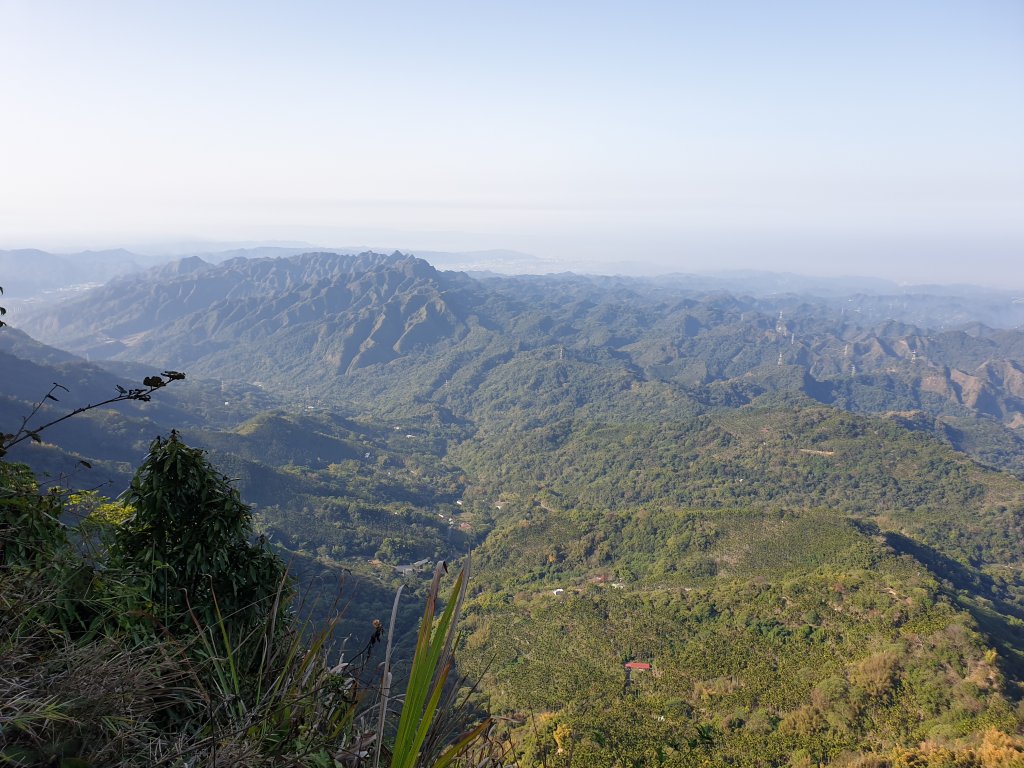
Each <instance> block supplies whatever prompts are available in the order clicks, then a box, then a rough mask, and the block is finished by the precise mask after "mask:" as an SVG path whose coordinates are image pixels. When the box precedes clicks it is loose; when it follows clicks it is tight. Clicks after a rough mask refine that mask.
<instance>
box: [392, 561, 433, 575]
mask: <svg viewBox="0 0 1024 768" xmlns="http://www.w3.org/2000/svg"><path fill="white" fill-rule="evenodd" d="M429 563H430V559H429V558H426V557H425V558H423V559H422V560H417V561H416V562H415V563H409V565H396V566H395V573H397V574H398V575H399V576H405V575H407V574H410V573H418V572H419V571H422V570H423V569H424V568H426V566H427V565H428V564H429Z"/></svg>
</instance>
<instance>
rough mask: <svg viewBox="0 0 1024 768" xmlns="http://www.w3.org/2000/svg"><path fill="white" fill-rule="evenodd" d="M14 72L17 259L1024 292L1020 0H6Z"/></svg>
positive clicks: (0, 48) (2, 140)
mask: <svg viewBox="0 0 1024 768" xmlns="http://www.w3.org/2000/svg"><path fill="white" fill-rule="evenodd" d="M0 67H2V71H3V72H4V77H2V78H0V107H2V108H3V111H4V115H5V118H4V119H3V120H0V147H2V149H0V179H2V181H0V249H9V248H22V247H38V248H42V249H47V250H51V251H74V250H79V249H85V248H109V247H119V246H121V247H126V248H129V249H139V250H141V249H143V248H145V247H151V248H158V247H166V244H167V243H168V242H172V241H173V242H182V241H205V242H209V241H223V242H225V243H227V242H234V241H247V242H268V241H282V240H284V241H302V242H309V243H312V244H315V245H321V246H325V247H338V246H341V245H350V244H353V243H365V244H367V245H370V246H376V247H382V248H384V247H388V248H400V249H402V250H408V251H413V252H415V251H416V250H437V251H461V250H483V249H511V250H516V251H522V252H525V253H528V254H532V255H534V256H536V257H538V258H539V259H541V260H542V261H543V262H544V263H550V264H551V267H552V270H553V271H554V270H559V269H563V268H564V269H574V270H577V271H588V270H589V271H593V272H618V273H626V274H629V273H635V274H653V273H658V272H672V271H678V272H698V271H701V272H706V271H714V270H716V269H765V270H775V271H790V272H797V273H802V274H811V275H826V276H827V275H866V276H878V277H884V278H889V279H894V280H899V281H910V282H965V283H975V284H980V285H1007V286H1010V285H1015V286H1021V287H1024V88H1022V87H1021V80H1022V74H1024V4H1022V3H1020V2H1015V1H1012V0H979V1H978V2H973V3H962V2H954V1H952V0H949V1H943V0H938V1H930V2H929V1H927V0H905V1H904V2H900V3H890V2H880V1H878V0H867V1H866V2H857V3H852V2H847V3H830V4H825V3H815V2H810V0H805V1H804V2H795V1H792V0H789V1H787V0H781V1H780V2H777V3H771V4H768V3H757V2H752V1H748V2H739V1H732V2H730V1H729V0H725V1H724V2H718V3H707V2H690V3H688V2H680V3H654V2H647V3H643V2H642V3H638V4H637V3H634V4H629V5H628V6H626V5H625V4H611V3H601V2H598V3H593V2H590V3H576V2H567V3H558V4H553V3H540V2H524V3H519V4H515V5H503V6H488V5H484V4H473V3H438V4H412V3H397V4H388V5H387V6H386V7H385V6H373V5H368V4H356V3H347V2H326V0H324V1H323V2H314V1H313V0H299V1H298V2H295V3H290V4H288V5H287V6H285V5H283V4H276V3H241V2H224V3H215V4H211V3H198V2H188V1H185V2H179V3H175V4H167V5H145V6H143V5H140V4H137V3H129V2H126V1H117V2H113V1H110V0H107V1H104V0H98V1H96V2H91V3H77V2H71V0H64V1H60V0H32V1H31V2H29V1H27V0H26V1H25V2H19V1H18V0H0ZM0 284H2V276H0Z"/></svg>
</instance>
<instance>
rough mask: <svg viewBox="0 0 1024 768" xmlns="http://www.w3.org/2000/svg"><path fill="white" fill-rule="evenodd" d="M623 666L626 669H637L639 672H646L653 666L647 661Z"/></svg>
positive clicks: (632, 662)
mask: <svg viewBox="0 0 1024 768" xmlns="http://www.w3.org/2000/svg"><path fill="white" fill-rule="evenodd" d="M623 666H625V667H626V669H635V670H636V671H637V672H646V671H648V670H650V668H651V665H650V664H648V663H647V662H646V661H627V662H626V663H625V664H624V665H623Z"/></svg>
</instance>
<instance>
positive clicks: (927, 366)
mask: <svg viewBox="0 0 1024 768" xmlns="http://www.w3.org/2000/svg"><path fill="white" fill-rule="evenodd" d="M974 301H975V299H964V298H963V297H956V296H943V295H941V294H935V293H920V294H915V293H904V294H900V295H892V296H878V295H867V294H863V293H855V294H850V295H847V294H837V293H829V294H828V295H821V296H814V295H810V294H807V293H775V294H768V295H759V296H753V295H749V294H743V293H729V292H725V291H714V292H709V291H708V290H707V289H706V288H705V287H702V286H699V285H697V284H695V283H693V282H692V281H690V282H688V281H687V280H686V279H685V278H682V277H681V278H677V279H666V280H662V281H657V282H655V281H642V280H630V279H626V278H590V277H580V276H574V275H561V276H547V277H518V278H504V277H496V276H485V275H478V276H472V275H465V274H459V273H446V272H438V271H437V270H435V269H434V268H432V267H431V266H430V265H428V264H426V263H425V262H423V261H421V260H418V259H415V258H413V257H409V256H406V255H403V254H393V255H391V256H382V255H377V254H361V255H359V256H352V257H347V256H338V255H334V254H306V255H300V256H295V257H291V258H287V259H251V260H246V259H235V260H229V261H226V262H224V263H221V264H209V263H206V262H203V261H201V260H198V259H193V260H190V261H188V262H182V263H179V264H176V265H174V266H173V267H164V268H160V269H158V270H154V271H151V272H149V273H141V274H135V275H131V276H128V277H124V278H119V279H117V280H115V281H112V282H111V283H109V284H107V285H106V286H104V287H102V288H98V289H95V290H94V291H89V292H85V293H82V294H81V295H78V296H76V297H74V298H73V299H71V300H70V301H69V302H67V303H66V304H65V305H58V306H56V307H55V308H49V309H46V308H43V309H40V310H38V311H36V312H35V313H34V314H27V313H26V315H25V317H24V318H13V322H12V324H13V325H14V326H15V328H5V329H3V331H2V332H0V355H3V356H4V357H3V361H4V364H5V371H10V372H11V374H10V375H5V376H4V381H3V383H2V385H0V386H2V395H3V400H2V402H0V416H2V417H3V419H4V420H5V421H6V423H8V424H11V425H13V426H15V427H16V426H17V424H18V423H19V421H18V419H19V418H20V416H19V415H22V416H23V415H25V414H26V413H28V412H29V411H30V410H31V408H32V405H33V403H34V402H36V401H38V400H40V398H41V397H42V395H43V394H44V393H45V392H46V391H47V389H48V387H49V382H52V381H60V382H61V383H62V384H63V385H64V386H66V387H67V388H68V389H69V390H70V393H69V394H67V395H65V394H62V395H61V399H62V402H61V404H60V406H58V405H57V404H54V403H48V404H45V405H43V406H42V408H41V409H40V418H45V417H46V415H47V414H49V413H56V412H57V410H58V408H59V407H63V406H64V404H65V403H66V402H70V401H69V397H70V398H74V399H80V400H81V401H82V402H88V401H90V398H91V399H92V401H93V402H95V401H97V400H99V399H101V398H102V397H103V396H104V394H103V393H109V392H110V390H111V389H113V388H114V387H115V386H116V382H119V381H122V380H124V377H125V376H126V375H131V374H134V373H136V372H138V371H139V370H141V369H140V368H139V367H138V366H140V365H144V366H154V365H155V366H159V367H161V368H162V369H163V368H166V369H173V370H185V371H188V373H189V378H188V379H187V380H186V381H184V382H181V383H180V384H181V386H176V387H168V388H167V391H166V392H161V393H160V395H161V397H159V398H157V400H156V401H155V402H153V403H145V404H129V406H130V407H129V408H126V409H124V410H121V411H117V412H114V411H109V410H106V409H97V410H94V411H90V412H89V413H87V414H84V415H83V417H81V418H76V419H73V420H69V421H68V422H66V423H65V424H62V425H61V426H60V427H55V428H54V430H53V431H52V435H53V436H52V437H51V436H50V434H51V433H48V434H47V435H46V436H45V440H44V441H43V442H42V443H40V444H36V445H32V446H27V447H26V446H25V445H21V446H19V447H18V450H14V451H12V452H11V455H10V457H9V458H10V459H17V460H21V461H26V462H28V463H29V464H30V465H32V466H33V467H34V468H35V469H36V470H37V473H38V474H39V476H40V477H41V479H43V481H44V483H46V482H53V481H54V480H55V479H58V478H59V479H60V481H61V482H64V483H70V484H72V485H76V486H78V487H83V486H86V485H91V484H98V483H95V482H93V483H90V480H89V478H90V477H96V478H101V479H100V480H99V482H103V481H109V485H108V486H106V487H105V488H104V489H101V492H103V493H107V495H111V496H113V495H116V494H117V493H118V492H119V491H120V489H121V488H123V487H124V485H125V484H126V482H127V478H128V477H130V476H131V473H132V471H133V468H134V466H136V465H137V463H138V457H139V456H140V455H142V454H144V452H145V450H146V446H147V445H148V444H149V441H151V440H152V439H153V437H155V435H156V434H165V435H166V434H169V430H170V428H172V427H173V428H177V429H178V430H180V434H181V436H182V438H183V439H184V440H185V441H186V442H188V443H189V444H190V445H196V446H200V447H202V448H204V449H205V450H206V451H207V452H208V456H209V458H210V460H211V461H212V462H213V463H214V464H215V465H216V466H217V467H218V468H219V469H220V471H222V472H224V473H225V474H226V475H227V476H228V477H230V478H233V479H234V480H235V481H237V487H238V488H239V490H240V491H241V494H242V497H243V498H244V499H245V500H246V501H247V502H248V503H249V504H251V505H252V506H253V510H254V520H255V524H256V525H257V527H258V528H259V530H260V531H261V532H262V533H263V535H264V536H266V537H267V539H268V541H269V542H270V543H271V544H272V545H273V546H274V547H276V550H277V552H278V553H280V554H281V555H283V556H285V557H294V558H297V560H296V562H300V563H302V566H301V568H302V574H301V575H303V578H308V579H310V580H316V579H319V580H320V581H321V582H323V581H324V579H325V578H328V577H329V576H330V574H335V575H337V574H346V569H347V572H350V574H351V577H352V578H353V579H359V580H360V582H361V583H362V584H364V585H365V586H364V588H363V589H364V591H363V594H364V595H365V598H364V602H363V604H362V606H360V599H359V598H355V599H353V600H352V601H351V604H350V605H349V608H348V610H349V618H350V619H351V620H352V621H353V622H354V624H355V625H356V626H359V625H362V626H366V625H367V624H368V623H369V622H370V621H371V619H372V618H379V619H381V620H385V619H386V618H387V616H386V615H384V614H385V613H386V612H387V610H388V605H387V598H386V597H385V595H387V594H389V593H390V591H391V590H392V589H394V588H396V587H397V586H398V585H399V584H402V583H405V584H407V585H408V592H409V593H410V594H411V595H412V596H413V598H412V599H414V600H415V599H419V598H420V597H422V596H423V595H424V594H425V593H426V583H425V578H426V574H425V573H422V574H421V573H418V572H417V571H416V569H415V568H410V567H408V566H410V565H411V564H413V563H417V562H420V561H424V560H426V561H428V562H432V561H434V560H438V559H444V560H448V561H450V562H454V561H457V560H459V559H460V558H462V557H464V556H466V555H467V554H468V553H469V552H470V551H474V555H473V560H474V563H475V569H474V574H473V578H472V582H471V584H470V586H469V592H468V596H467V599H466V602H465V604H464V613H465V618H464V621H463V624H462V627H463V630H464V634H463V635H462V639H461V641H460V644H459V647H458V648H457V658H458V669H459V671H460V672H461V673H465V674H467V675H468V677H469V679H470V680H474V681H478V687H477V689H476V691H475V692H474V694H473V705H474V706H475V707H476V708H477V711H479V712H484V711H489V712H491V713H492V714H494V715H500V716H502V717H504V718H507V719H506V720H504V721H502V722H504V723H505V726H503V732H502V733H501V735H500V738H505V737H508V739H509V740H510V741H509V742H508V743H510V744H511V745H512V746H511V747H510V749H511V750H512V752H511V754H510V755H509V756H507V758H506V759H512V756H514V757H515V759H517V760H518V761H519V764H520V765H524V766H527V765H546V766H565V765H578V766H622V765H665V766H677V765H678V766H691V765H693V766H697V765H737V766H741V765H742V766H785V765H807V766H812V765H847V766H854V765H857V766H865V767H866V766H912V765H913V766H931V765H934V766H939V765H942V766H945V765H957V766H959V765H963V766H985V767H991V766H1003V765H1016V764H1019V763H1020V762H1021V761H1022V760H1024V742H1022V741H1021V740H1020V733H1021V724H1022V718H1024V709H1022V707H1021V704H1020V701H1021V698H1022V694H1024V690H1022V688H1021V685H1022V683H1024V573H1022V568H1024V561H1022V559H1021V552H1022V544H1024V541H1022V537H1024V482H1022V480H1021V477H1024V433H1022V432H1021V430H1022V429H1024V367H1022V365H1024V363H1022V362H1021V361H1022V359H1024V331H1021V329H1019V328H1014V327H1013V326H1012V325H1006V326H1004V327H998V328H997V327H990V326H987V325H983V324H982V323H981V322H979V320H980V319H981V318H980V316H979V314H978V313H977V312H974V311H973V309H972V307H974V306H975V305H974V304H973V303H972V302H974ZM992 301H997V299H996V298H992ZM998 317H1003V318H1007V317H1013V315H1012V310H1011V309H1010V308H1007V307H1000V306H992V307H991V308H990V310H989V311H987V313H986V315H985V319H986V320H989V321H991V320H992V319H993V318H998ZM8 319H9V320H11V319H12V318H10V317H8ZM26 334H27V335H26ZM35 339H38V340H39V341H36V340H35ZM48 344H52V345H55V346H46V345H48ZM57 348H59V349H57ZM87 359H88V360H89V361H90V362H87ZM44 382H45V384H44ZM165 395H166V397H165ZM75 404H77V400H75ZM143 406H144V407H143ZM80 460H84V461H86V462H88V463H89V464H91V465H93V469H92V470H88V471H85V470H83V469H76V470H74V472H73V474H71V475H70V476H69V477H67V476H65V477H62V476H61V474H60V473H62V472H64V473H66V472H68V471H69V470H68V468H69V467H71V466H73V464H74V462H77V461H80ZM43 473H50V479H49V480H47V479H46V477H45V476H44V474H43ZM416 613H417V612H416V611H415V610H412V609H411V605H410V609H403V611H402V612H401V613H400V616H399V624H401V626H402V627H403V630H405V631H406V632H407V635H409V634H411V631H412V630H414V627H415V621H416ZM345 621H346V618H345V616H344V615H343V616H342V618H341V619H340V623H339V631H340V632H341V633H342V634H346V633H347V630H346V629H345ZM352 634H355V633H354V632H353V633H352ZM505 731H507V733H505ZM957 761H959V762H957ZM1015 761H1016V762H1015Z"/></svg>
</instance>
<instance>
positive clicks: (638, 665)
mask: <svg viewBox="0 0 1024 768" xmlns="http://www.w3.org/2000/svg"><path fill="white" fill-rule="evenodd" d="M622 668H623V669H624V670H625V671H626V680H625V683H624V684H623V688H624V689H626V688H629V686H630V684H631V683H632V682H633V675H634V674H646V673H648V672H651V663H650V662H649V661H627V662H626V663H625V664H623V665H622Z"/></svg>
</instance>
